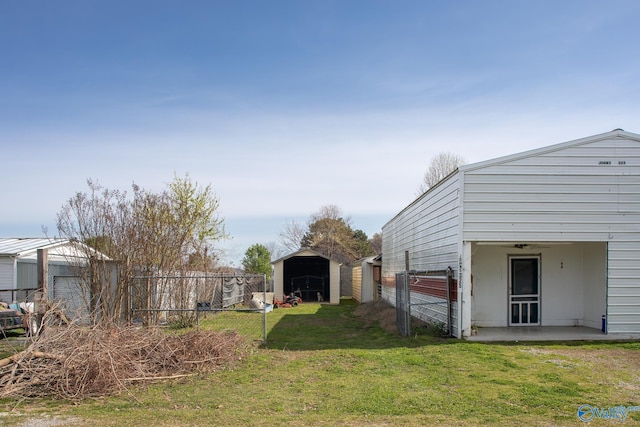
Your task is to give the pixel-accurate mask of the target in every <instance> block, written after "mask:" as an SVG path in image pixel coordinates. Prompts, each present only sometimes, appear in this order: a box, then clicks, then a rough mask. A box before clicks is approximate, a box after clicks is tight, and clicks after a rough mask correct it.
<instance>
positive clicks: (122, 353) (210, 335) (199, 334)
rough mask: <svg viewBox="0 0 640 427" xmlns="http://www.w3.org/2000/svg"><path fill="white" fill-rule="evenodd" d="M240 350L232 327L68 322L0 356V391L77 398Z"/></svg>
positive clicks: (230, 357)
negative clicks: (172, 329) (176, 329)
mask: <svg viewBox="0 0 640 427" xmlns="http://www.w3.org/2000/svg"><path fill="white" fill-rule="evenodd" d="M243 350H244V344H243V338H242V337H241V336H239V335H238V334H236V333H222V332H212V331H191V332H187V333H185V334H180V335H178V334H168V333H167V332H166V331H163V330H159V329H147V328H136V327H119V326H101V327H93V328H86V327H81V326H78V325H74V324H70V325H64V326H48V327H46V328H45V329H44V330H43V331H42V333H41V334H40V335H38V336H37V337H36V338H35V339H34V340H33V342H32V343H31V344H30V345H29V346H28V347H27V349H26V350H24V351H22V352H20V353H17V354H15V355H13V356H11V357H8V358H5V359H2V360H0V397H13V398H17V397H21V398H28V397H50V398H61V399H83V398H86V397H96V396H104V395H109V394H116V393H119V392H123V391H128V389H127V387H128V386H130V385H131V384H132V383H136V382H137V383H139V382H146V381H154V380H166V379H171V378H179V377H183V376H190V375H194V374H203V373H208V372H212V371H215V370H218V369H222V368H224V367H227V366H229V365H231V364H233V363H234V362H235V361H237V360H238V359H239V358H240V357H241V355H242V352H243Z"/></svg>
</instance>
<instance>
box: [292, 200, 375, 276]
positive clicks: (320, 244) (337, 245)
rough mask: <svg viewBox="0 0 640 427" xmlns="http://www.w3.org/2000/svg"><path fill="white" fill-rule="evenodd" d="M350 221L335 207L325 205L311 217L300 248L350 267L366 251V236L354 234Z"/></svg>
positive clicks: (358, 232) (360, 232) (361, 233)
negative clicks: (302, 247) (315, 252)
mask: <svg viewBox="0 0 640 427" xmlns="http://www.w3.org/2000/svg"><path fill="white" fill-rule="evenodd" d="M349 222H350V219H349V218H348V217H347V218H344V217H343V216H342V212H341V211H340V209H339V208H338V207H337V206H335V205H327V206H323V207H321V208H320V210H319V211H318V212H316V213H315V214H313V215H311V218H310V219H309V228H308V231H307V232H306V233H305V235H304V237H303V239H302V246H304V247H308V248H310V249H313V250H315V251H318V252H320V253H321V254H323V255H326V256H328V257H330V258H333V259H335V260H337V261H340V262H341V263H343V264H345V265H351V263H352V262H353V261H354V260H357V259H359V258H361V257H362V256H363V253H362V251H363V250H364V251H366V252H367V254H368V250H367V247H366V246H367V245H366V244H365V243H363V240H364V242H366V241H367V240H368V239H367V237H366V234H365V233H364V232H363V231H361V230H358V231H357V232H355V231H354V230H353V229H352V228H351V225H350V224H349Z"/></svg>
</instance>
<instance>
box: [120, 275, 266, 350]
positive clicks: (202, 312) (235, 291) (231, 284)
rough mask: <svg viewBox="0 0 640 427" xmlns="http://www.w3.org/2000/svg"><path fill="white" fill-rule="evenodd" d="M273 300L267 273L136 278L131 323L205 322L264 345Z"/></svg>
mask: <svg viewBox="0 0 640 427" xmlns="http://www.w3.org/2000/svg"><path fill="white" fill-rule="evenodd" d="M270 299H271V300H270ZM272 300H273V293H267V282H266V276H265V275H263V274H260V275H258V274H253V275H252V274H243V275H237V274H233V275H229V274H208V275H199V274H195V273H194V274H190V275H175V276H138V277H134V278H133V280H132V282H131V283H130V286H129V293H128V306H129V309H128V312H129V321H130V322H132V323H134V324H142V325H145V326H174V325H175V326H176V327H186V326H191V325H194V324H195V325H196V326H200V325H201V324H204V323H205V322H206V324H207V327H209V326H210V327H212V328H213V329H216V330H225V331H236V332H238V333H239V334H241V335H244V336H247V337H249V338H252V339H256V340H259V341H261V342H262V343H263V344H264V343H266V341H267V312H268V311H269V309H270V308H272V307H273V306H272V305H271V304H272V302H273V301H272Z"/></svg>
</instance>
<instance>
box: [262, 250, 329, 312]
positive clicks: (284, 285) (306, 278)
mask: <svg viewBox="0 0 640 427" xmlns="http://www.w3.org/2000/svg"><path fill="white" fill-rule="evenodd" d="M272 264H273V269H274V271H273V280H274V293H275V295H276V298H281V297H282V296H283V295H285V294H286V295H288V294H290V293H291V292H294V293H299V295H300V296H301V297H302V301H303V302H304V301H315V302H329V303H331V304H339V303H340V263H339V262H338V261H335V260H333V259H331V258H329V257H326V256H324V255H322V254H320V253H319V252H316V251H313V250H311V249H301V250H299V251H297V252H295V253H292V254H290V255H287V256H285V257H283V258H280V259H278V260H276V261H274V262H273V263H272Z"/></svg>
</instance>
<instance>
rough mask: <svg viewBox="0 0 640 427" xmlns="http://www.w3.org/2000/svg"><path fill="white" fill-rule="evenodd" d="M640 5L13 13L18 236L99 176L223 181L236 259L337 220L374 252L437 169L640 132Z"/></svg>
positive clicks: (78, 7) (308, 4)
mask: <svg viewBox="0 0 640 427" xmlns="http://www.w3.org/2000/svg"><path fill="white" fill-rule="evenodd" d="M638 22H640V2H639V1H637V0H629V1H624V0H608V1H600V0H598V1H590V0H579V1H564V0H554V1H544V0H540V1H519V0H509V1H507V0H505V1H489V0H485V1H428V0H421V1H376V0H366V1H349V0H340V1H306V0H305V1H303V0H299V1H278V0H270V1H186V2H185V1H161V0H160V1H159V0H154V1H150V0H149V1H144V0H141V1H118V0H109V1H106V0H105V1H92V0H77V1H65V0H59V1H28V0H25V1H10V0H0V150H1V151H0V153H1V154H0V156H1V157H0V158H1V159H2V181H3V185H2V186H1V187H0V188H1V190H0V191H1V192H2V193H1V196H2V197H1V200H2V208H1V211H0V236H3V237H32V236H40V235H42V232H41V228H42V226H43V225H44V226H47V227H48V228H49V234H51V235H55V234H56V230H55V218H56V213H57V212H58V211H59V210H60V207H61V206H62V205H63V204H64V202H65V200H67V199H68V198H69V197H71V196H72V195H73V194H74V193H75V192H77V191H84V190H86V188H87V187H86V179H87V178H92V179H94V180H98V181H100V183H102V184H103V185H104V186H106V187H108V188H113V189H116V188H117V189H121V190H126V189H129V188H130V185H131V183H132V182H135V183H136V184H139V185H140V186H142V187H144V188H146V189H149V190H161V189H163V188H164V187H165V185H166V183H168V182H169V181H171V180H172V179H173V176H174V174H178V175H184V174H185V173H189V174H190V176H191V177H192V179H194V180H196V181H197V182H199V183H200V184H203V185H207V184H211V185H212V187H213V189H214V191H215V193H216V194H217V196H218V197H219V199H220V203H221V208H222V209H221V210H222V215H223V216H224V217H225V219H226V223H227V229H228V231H229V233H230V234H231V236H232V237H233V240H230V241H228V242H225V243H224V245H223V247H224V248H225V249H226V250H227V257H228V260H229V262H232V263H235V264H236V265H237V264H238V263H239V260H240V259H241V258H242V255H243V253H244V251H245V250H246V248H247V247H248V246H250V245H251V244H253V243H269V242H278V240H279V238H278V234H279V232H280V231H282V230H283V229H284V225H285V223H286V221H287V220H291V219H295V220H298V221H301V222H304V221H305V220H306V218H308V217H309V215H311V214H312V213H313V212H315V211H317V210H318V209H319V208H320V207H321V206H323V205H327V204H333V205H337V206H338V207H340V208H341V209H342V211H343V212H344V213H345V215H348V216H350V217H351V222H352V226H353V227H354V228H359V229H362V230H364V231H365V232H366V233H367V234H368V235H369V236H371V235H373V233H375V232H378V231H380V229H381V227H382V225H384V223H385V222H386V221H387V220H389V219H391V218H392V217H393V216H394V215H395V213H397V212H398V211H399V210H401V209H402V208H403V207H404V206H406V205H407V204H408V203H410V202H411V201H412V200H413V198H414V195H415V192H416V189H417V187H418V184H419V183H420V181H421V179H422V175H423V173H424V171H425V170H426V167H427V165H428V162H429V159H430V158H431V157H432V156H434V155H435V154H437V153H439V152H441V151H451V152H454V153H457V154H461V155H463V156H465V157H466V159H467V160H468V161H469V162H476V161H482V160H486V159H490V158H493V157H498V156H501V155H506V154H511V153H515V152H519V151H523V150H527V149H531V148H537V147H541V146H545V145H550V144H554V143H558V142H563V141H567V140H571V139H577V138H581V137H585V136H590V135H593V134H596V133H602V132H607V131H610V130H612V129H614V128H623V129H625V130H627V131H630V132H640V103H639V102H638V99H640V25H638Z"/></svg>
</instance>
